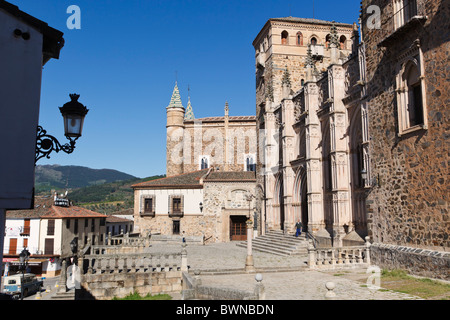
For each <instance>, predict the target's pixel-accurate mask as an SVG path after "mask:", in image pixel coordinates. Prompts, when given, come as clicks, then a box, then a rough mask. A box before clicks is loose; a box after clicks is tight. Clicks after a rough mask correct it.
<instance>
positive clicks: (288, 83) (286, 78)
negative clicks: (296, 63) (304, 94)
mask: <svg viewBox="0 0 450 320" xmlns="http://www.w3.org/2000/svg"><path fill="white" fill-rule="evenodd" d="M281 83H282V85H285V86H287V87H288V88H290V87H291V75H290V74H289V70H288V68H287V66H286V69H285V70H284V74H283V80H282V81H281Z"/></svg>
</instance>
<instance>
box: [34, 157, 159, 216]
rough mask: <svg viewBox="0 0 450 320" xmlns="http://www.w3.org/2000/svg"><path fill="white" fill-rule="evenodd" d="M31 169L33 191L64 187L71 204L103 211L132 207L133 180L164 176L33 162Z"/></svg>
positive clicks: (42, 192) (43, 192) (46, 192)
mask: <svg viewBox="0 0 450 320" xmlns="http://www.w3.org/2000/svg"><path fill="white" fill-rule="evenodd" d="M35 172H36V174H35V189H36V195H51V192H52V191H56V192H57V193H59V194H61V193H65V192H66V191H68V195H67V197H68V198H69V199H70V200H71V201H72V202H73V203H74V204H75V205H78V206H83V207H86V208H88V209H91V210H94V211H96V212H99V213H104V214H113V213H116V212H119V211H124V210H125V211H127V210H129V209H131V208H133V202H134V197H133V189H132V188H131V186H132V185H133V184H136V183H140V182H144V181H148V180H153V179H159V178H163V177H165V175H155V176H151V177H147V178H142V179H141V178H136V177H134V176H132V175H129V174H126V173H123V172H120V171H117V170H111V169H100V170H99V169H90V168H87V167H80V166H59V165H43V166H37V167H36V171H35Z"/></svg>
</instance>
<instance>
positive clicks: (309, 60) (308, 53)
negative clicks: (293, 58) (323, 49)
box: [305, 44, 314, 67]
mask: <svg viewBox="0 0 450 320" xmlns="http://www.w3.org/2000/svg"><path fill="white" fill-rule="evenodd" d="M305 65H306V66H307V67H308V66H313V65H314V60H313V57H312V50H311V44H308V50H307V51H306V61H305Z"/></svg>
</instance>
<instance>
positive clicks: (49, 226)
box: [47, 220, 55, 236]
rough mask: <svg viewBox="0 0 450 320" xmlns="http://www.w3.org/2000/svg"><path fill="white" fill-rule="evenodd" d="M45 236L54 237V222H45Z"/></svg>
mask: <svg viewBox="0 0 450 320" xmlns="http://www.w3.org/2000/svg"><path fill="white" fill-rule="evenodd" d="M47 235H48V236H54V235H55V220H47Z"/></svg>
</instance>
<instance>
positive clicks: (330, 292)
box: [325, 281, 336, 300]
mask: <svg viewBox="0 0 450 320" xmlns="http://www.w3.org/2000/svg"><path fill="white" fill-rule="evenodd" d="M325 288H327V293H326V294H325V299H327V300H334V299H336V293H335V292H334V291H333V290H334V288H336V284H335V283H334V282H332V281H329V282H327V283H325Z"/></svg>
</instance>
